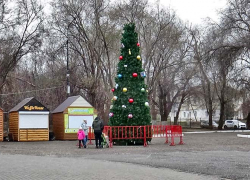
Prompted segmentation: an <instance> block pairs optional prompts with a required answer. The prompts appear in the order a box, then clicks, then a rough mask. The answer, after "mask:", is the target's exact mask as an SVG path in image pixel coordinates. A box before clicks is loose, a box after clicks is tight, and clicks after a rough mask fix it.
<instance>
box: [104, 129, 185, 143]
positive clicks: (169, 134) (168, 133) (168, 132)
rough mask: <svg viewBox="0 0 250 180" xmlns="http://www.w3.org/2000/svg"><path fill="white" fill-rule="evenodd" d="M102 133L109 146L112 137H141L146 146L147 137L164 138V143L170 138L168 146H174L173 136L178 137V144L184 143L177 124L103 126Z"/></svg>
mask: <svg viewBox="0 0 250 180" xmlns="http://www.w3.org/2000/svg"><path fill="white" fill-rule="evenodd" d="M146 132H148V133H146ZM103 133H105V134H106V135H108V136H109V146H110V147H112V146H113V140H114V139H120V140H121V139H143V140H144V144H143V145H144V147H146V146H147V141H146V140H147V139H149V138H166V141H165V143H168V142H169V141H168V138H171V143H170V146H175V143H174V138H176V137H180V142H179V144H180V145H182V144H184V143H183V134H182V127H181V126H179V125H171V126H168V125H152V126H105V127H104V130H103ZM147 135H148V136H147Z"/></svg>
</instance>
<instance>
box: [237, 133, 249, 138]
mask: <svg viewBox="0 0 250 180" xmlns="http://www.w3.org/2000/svg"><path fill="white" fill-rule="evenodd" d="M237 137H243V138H250V135H244V134H237Z"/></svg>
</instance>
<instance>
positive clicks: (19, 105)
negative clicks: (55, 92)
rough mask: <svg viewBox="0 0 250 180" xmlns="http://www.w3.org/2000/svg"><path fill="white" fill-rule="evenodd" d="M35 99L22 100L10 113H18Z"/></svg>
mask: <svg viewBox="0 0 250 180" xmlns="http://www.w3.org/2000/svg"><path fill="white" fill-rule="evenodd" d="M33 98H34V97H30V98H26V99H24V100H22V101H21V102H20V103H18V104H17V105H16V106H15V107H13V108H12V109H11V110H10V111H9V112H13V111H18V110H19V109H20V108H21V107H23V106H24V105H25V104H27V103H28V102H29V101H31V99H33Z"/></svg>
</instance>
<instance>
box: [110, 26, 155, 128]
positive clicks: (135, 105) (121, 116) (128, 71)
mask: <svg viewBox="0 0 250 180" xmlns="http://www.w3.org/2000/svg"><path fill="white" fill-rule="evenodd" d="M145 77H146V74H145V71H144V70H143V69H142V60H141V57H140V43H139V42H138V34H137V33H136V32H135V24H133V23H130V24H126V25H125V26H124V32H123V34H122V40H121V54H120V57H119V63H118V69H117V77H116V78H115V82H116V84H115V87H114V88H113V89H112V91H113V94H114V96H113V98H112V101H113V106H112V108H111V109H110V113H109V117H110V119H109V125H110V126H144V125H151V117H150V109H149V103H148V95H147V92H148V90H147V86H146V85H145V82H144V79H145Z"/></svg>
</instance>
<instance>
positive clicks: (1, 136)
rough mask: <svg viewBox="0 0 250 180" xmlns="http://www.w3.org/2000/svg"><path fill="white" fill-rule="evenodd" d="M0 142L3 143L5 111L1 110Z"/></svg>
mask: <svg viewBox="0 0 250 180" xmlns="http://www.w3.org/2000/svg"><path fill="white" fill-rule="evenodd" d="M0 141H3V109H1V108H0Z"/></svg>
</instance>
